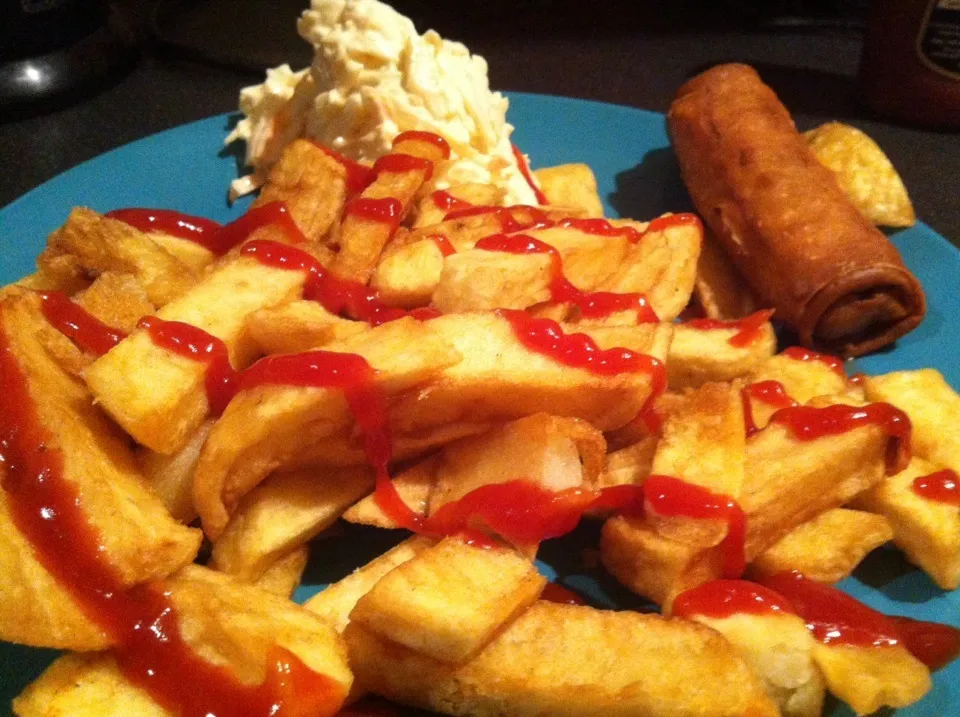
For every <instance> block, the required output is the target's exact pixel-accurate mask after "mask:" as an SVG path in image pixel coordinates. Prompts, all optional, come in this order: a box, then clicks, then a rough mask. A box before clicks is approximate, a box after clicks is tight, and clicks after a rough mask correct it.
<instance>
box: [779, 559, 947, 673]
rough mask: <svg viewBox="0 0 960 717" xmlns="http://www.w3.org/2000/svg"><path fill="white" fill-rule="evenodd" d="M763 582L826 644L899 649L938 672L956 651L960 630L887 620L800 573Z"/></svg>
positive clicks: (931, 623) (882, 615)
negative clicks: (906, 651) (785, 599)
mask: <svg viewBox="0 0 960 717" xmlns="http://www.w3.org/2000/svg"><path fill="white" fill-rule="evenodd" d="M761 582H762V583H763V584H764V585H766V586H767V587H769V588H771V589H773V590H776V591H777V592H778V593H780V594H781V595H783V596H784V597H785V598H787V599H788V600H789V601H790V602H791V603H792V604H793V606H794V608H795V609H796V612H797V614H798V615H799V616H800V617H801V618H803V619H804V620H805V621H806V623H807V628H808V629H809V630H810V631H811V632H812V633H813V636H814V637H815V638H816V639H818V640H820V641H821V642H823V643H824V644H826V645H833V644H838V645H857V646H860V647H893V646H894V645H897V644H902V645H903V646H904V647H905V648H906V649H907V650H909V651H910V653H911V654H913V656H914V657H916V658H917V659H918V660H920V661H921V662H923V663H924V664H925V665H927V666H928V667H929V668H930V669H937V668H939V667H942V666H943V665H945V664H947V663H948V662H950V661H951V660H953V659H954V658H955V657H957V654H958V652H960V630H957V629H956V628H953V627H950V626H949V625H941V624H939V623H935V622H920V621H917V620H909V619H907V618H900V617H888V616H887V615H884V614H883V613H880V612H877V611H876V610H874V609H872V608H869V607H867V606H866V605H864V604H863V603H861V602H859V601H858V600H855V599H854V598H852V597H850V596H849V595H847V594H846V593H844V592H841V591H840V590H838V589H837V588H835V587H832V586H830V585H824V584H822V583H818V582H816V581H814V580H810V579H808V578H805V577H803V576H802V575H801V574H800V573H798V572H792V573H789V572H785V573H777V574H776V575H772V576H769V577H763V578H761Z"/></svg>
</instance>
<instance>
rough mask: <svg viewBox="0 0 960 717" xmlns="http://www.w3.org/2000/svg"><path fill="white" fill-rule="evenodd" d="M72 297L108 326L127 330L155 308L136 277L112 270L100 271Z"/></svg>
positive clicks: (130, 329)
mask: <svg viewBox="0 0 960 717" xmlns="http://www.w3.org/2000/svg"><path fill="white" fill-rule="evenodd" d="M73 300H74V301H75V302H76V303H78V304H79V305H80V306H82V307H83V308H84V309H86V310H87V311H88V312H89V313H90V314H92V315H93V316H95V317H96V318H98V319H99V320H100V321H102V322H103V323H105V324H106V325H107V326H110V327H112V328H115V329H120V330H121V331H124V332H126V333H130V332H131V331H133V330H134V329H135V328H136V326H137V322H138V321H139V320H140V319H141V318H143V317H144V316H148V315H150V314H152V313H153V312H154V311H155V310H156V307H155V306H154V305H153V304H152V303H150V301H149V300H148V299H147V292H146V291H145V290H144V288H143V286H142V285H141V284H140V282H139V281H137V278H136V277H135V276H133V275H132V274H120V273H117V272H113V271H105V272H104V273H102V274H101V275H100V276H98V277H97V278H96V279H95V280H94V282H93V283H92V284H90V286H88V287H87V288H86V289H84V290H83V291H80V292H79V293H78V294H77V295H76V296H75V297H73Z"/></svg>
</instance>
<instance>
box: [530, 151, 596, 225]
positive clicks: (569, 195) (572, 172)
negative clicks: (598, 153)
mask: <svg viewBox="0 0 960 717" xmlns="http://www.w3.org/2000/svg"><path fill="white" fill-rule="evenodd" d="M533 176H534V178H535V179H536V181H537V184H539V185H540V189H541V191H543V193H544V194H545V195H546V197H547V200H548V201H549V203H550V204H553V205H557V206H561V207H572V208H575V209H579V210H581V211H583V212H584V213H585V215H586V216H588V217H602V216H603V201H602V200H601V199H600V193H599V192H598V191H597V178H596V177H595V176H594V175H593V170H592V169H590V167H588V166H587V165H586V164H560V165H557V166H556V167H544V168H542V169H537V170H535V171H534V172H533Z"/></svg>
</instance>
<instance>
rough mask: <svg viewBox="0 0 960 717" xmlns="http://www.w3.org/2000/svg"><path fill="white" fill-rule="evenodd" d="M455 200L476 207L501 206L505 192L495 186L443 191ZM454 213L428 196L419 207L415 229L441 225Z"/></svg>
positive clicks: (431, 195)
mask: <svg viewBox="0 0 960 717" xmlns="http://www.w3.org/2000/svg"><path fill="white" fill-rule="evenodd" d="M443 191H445V192H446V193H447V194H449V195H450V196H451V197H453V198H454V199H459V200H460V201H461V202H466V203H467V204H472V205H474V206H480V207H483V206H500V205H501V204H503V197H504V191H503V189H501V188H500V187H498V186H496V185H494V184H476V183H468V184H456V185H454V186H452V187H449V188H448V189H445V190H443ZM451 211H453V209H452V208H447V207H446V206H444V205H441V204H438V203H437V201H436V198H435V197H434V195H433V194H428V195H427V196H425V197H424V198H423V199H421V200H420V203H419V204H418V205H417V218H416V220H415V221H414V223H413V227H414V229H420V228H421V227H428V226H431V225H433V224H439V223H440V222H442V221H443V218H444V217H445V216H446V215H447V214H448V213H450V212H451Z"/></svg>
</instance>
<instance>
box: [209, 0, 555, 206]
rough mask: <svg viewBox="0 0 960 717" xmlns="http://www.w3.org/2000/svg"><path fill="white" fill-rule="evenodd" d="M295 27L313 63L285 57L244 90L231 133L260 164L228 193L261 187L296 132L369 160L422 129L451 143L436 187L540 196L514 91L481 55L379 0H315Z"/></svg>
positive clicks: (512, 198) (519, 198)
mask: <svg viewBox="0 0 960 717" xmlns="http://www.w3.org/2000/svg"><path fill="white" fill-rule="evenodd" d="M297 30H298V31H299V33H300V36H301V37H302V38H303V39H304V40H306V41H307V42H309V43H310V44H311V45H313V47H314V60H313V63H312V64H311V66H310V67H309V68H307V69H305V70H301V71H299V72H294V71H292V70H291V69H290V67H289V66H288V65H281V66H280V67H276V68H274V69H272V70H268V71H267V78H266V81H265V82H264V83H263V84H260V85H255V86H253V87H247V88H245V89H244V90H242V91H241V93H240V111H241V112H243V114H244V119H242V120H241V121H240V123H239V124H238V125H237V127H236V128H235V129H234V131H233V132H232V133H231V134H230V136H229V137H228V138H227V142H228V143H229V142H233V141H234V140H238V139H240V140H245V141H246V143H247V164H248V165H249V166H250V167H251V168H252V170H253V171H252V174H250V175H249V176H246V177H242V178H240V179H238V180H236V181H235V182H233V184H232V185H231V196H233V197H234V198H235V197H238V196H241V195H243V194H246V193H248V192H251V191H253V190H254V189H256V188H257V187H259V186H260V185H261V184H262V183H263V181H264V179H265V177H266V173H267V172H268V171H269V169H270V167H272V166H273V164H274V163H276V161H277V160H278V159H279V157H280V155H281V153H282V152H283V149H284V147H286V146H287V145H288V144H289V143H290V142H292V141H293V140H294V139H296V138H298V137H307V138H310V139H315V140H317V141H318V142H320V143H322V144H324V145H326V146H329V147H331V148H333V149H335V150H337V151H338V152H341V153H342V154H345V155H346V156H348V157H351V158H353V159H357V160H359V161H367V162H372V161H374V160H376V159H377V158H378V157H380V156H382V155H384V154H386V153H387V152H388V151H389V150H390V145H391V143H392V141H393V138H394V137H396V136H397V135H398V134H399V133H400V132H404V131H407V130H412V129H420V130H427V131H430V132H435V133H437V134H439V135H442V136H443V137H445V138H446V139H447V141H448V142H449V143H450V147H451V150H452V152H451V160H452V161H451V162H449V163H448V164H447V166H446V167H444V168H442V169H441V170H440V171H439V172H438V174H437V176H436V177H435V178H434V185H435V187H436V188H445V187H448V186H450V185H452V184H462V183H465V182H482V183H489V184H495V185H497V186H499V187H501V188H502V189H503V190H504V192H505V195H506V196H505V201H506V202H507V203H508V204H535V203H536V198H535V196H534V192H533V190H532V189H531V188H530V186H529V184H528V183H527V181H526V180H525V179H524V177H523V175H522V174H521V172H520V170H519V168H518V167H517V163H516V161H515V159H514V157H513V154H512V152H511V146H510V135H511V133H512V132H513V127H512V126H511V125H510V124H509V123H508V122H507V120H506V112H507V106H508V102H507V99H506V98H505V97H504V96H503V95H501V94H500V93H499V92H491V91H490V84H489V80H488V78H487V63H486V61H485V60H484V59H483V58H482V57H480V56H479V55H471V54H470V51H469V50H468V49H467V48H466V47H465V46H464V45H462V44H461V43H459V42H451V41H449V40H444V39H443V38H441V37H440V36H439V35H438V34H437V33H436V32H434V31H433V30H428V31H427V32H426V33H424V34H423V35H420V34H419V33H417V30H416V28H415V27H414V25H413V22H412V21H411V20H410V19H409V18H407V17H404V16H403V15H401V14H400V13H398V12H397V11H396V10H394V9H393V8H391V7H390V6H388V5H385V4H383V3H381V2H378V0H313V1H312V4H311V8H310V9H309V10H307V11H305V12H304V13H303V15H302V17H301V18H300V20H299V22H298V24H297Z"/></svg>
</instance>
